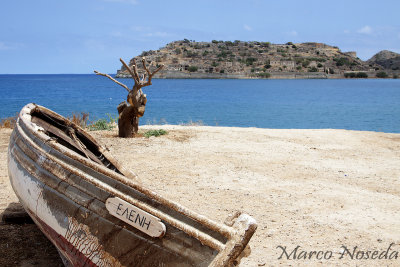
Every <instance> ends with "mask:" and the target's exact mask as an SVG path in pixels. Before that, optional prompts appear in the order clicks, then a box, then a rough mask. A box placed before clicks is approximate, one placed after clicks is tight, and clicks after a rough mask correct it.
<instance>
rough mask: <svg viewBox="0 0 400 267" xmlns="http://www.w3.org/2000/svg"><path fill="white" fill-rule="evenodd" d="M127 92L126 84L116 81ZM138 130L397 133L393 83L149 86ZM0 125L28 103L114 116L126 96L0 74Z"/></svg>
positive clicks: (106, 87)
mask: <svg viewBox="0 0 400 267" xmlns="http://www.w3.org/2000/svg"><path fill="white" fill-rule="evenodd" d="M118 80H120V81H122V83H124V84H126V85H127V86H128V87H131V86H132V85H133V80H132V79H126V78H122V79H118ZM143 91H144V93H146V94H147V98H148V103H147V106H146V111H145V115H144V116H143V117H142V118H141V119H140V124H141V125H144V124H166V123H167V124H173V125H176V124H186V123H189V122H200V123H203V124H205V125H209V126H231V127H258V128H276V129H347V130H361V131H377V132H393V133H400V107H399V105H398V103H400V80H395V79H296V80H292V79H289V80H285V79H282V80H277V79H271V80H270V79H154V80H153V85H152V86H149V87H145V88H144V89H143ZM0 92H1V93H2V94H3V98H2V99H0V118H2V119H4V118H7V117H12V116H15V115H16V114H17V113H18V112H19V110H20V109H21V108H22V107H23V106H24V105H25V104H27V103H30V102H34V103H36V104H39V105H43V106H45V107H47V108H50V109H52V110H54V111H55V112H57V113H59V114H61V115H63V116H67V117H68V116H72V114H73V113H75V114H77V113H80V112H87V113H89V116H90V118H89V119H90V120H91V121H94V120H97V119H100V118H105V119H108V117H109V116H111V117H112V118H116V117H118V113H117V106H118V104H119V103H120V102H122V101H124V100H126V95H127V94H126V90H125V89H124V88H122V87H120V86H118V85H117V84H115V83H113V82H112V81H110V80H109V79H107V78H105V77H101V76H97V75H95V74H0Z"/></svg>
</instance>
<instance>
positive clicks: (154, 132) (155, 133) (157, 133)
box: [143, 129, 168, 138]
mask: <svg viewBox="0 0 400 267" xmlns="http://www.w3.org/2000/svg"><path fill="white" fill-rule="evenodd" d="M167 133H168V132H167V131H165V130H163V129H159V130H148V131H146V132H145V133H144V134H143V135H144V136H145V137H147V138H149V137H150V136H155V137H157V136H160V135H164V134H167Z"/></svg>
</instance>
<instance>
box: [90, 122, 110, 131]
mask: <svg viewBox="0 0 400 267" xmlns="http://www.w3.org/2000/svg"><path fill="white" fill-rule="evenodd" d="M114 127H115V126H114V125H113V124H112V123H109V122H108V121H107V120H106V119H100V120H97V121H95V122H93V123H92V124H90V125H89V126H88V129H89V131H101V130H107V131H110V130H112V129H114Z"/></svg>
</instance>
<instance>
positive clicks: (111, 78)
mask: <svg viewBox="0 0 400 267" xmlns="http://www.w3.org/2000/svg"><path fill="white" fill-rule="evenodd" d="M94 73H96V74H97V75H101V76H105V77H107V78H108V79H110V80H111V81H113V82H115V83H117V84H119V85H121V86H122V87H124V88H125V89H126V91H128V93H129V91H130V90H129V88H128V86H126V85H125V84H123V83H120V82H119V81H117V80H115V79H114V78H113V77H111V76H110V75H108V74H104V73H101V72H98V71H97V70H95V71H94Z"/></svg>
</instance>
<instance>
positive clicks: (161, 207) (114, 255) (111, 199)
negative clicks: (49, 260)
mask: <svg viewBox="0 0 400 267" xmlns="http://www.w3.org/2000/svg"><path fill="white" fill-rule="evenodd" d="M8 169H9V176H10V179H11V184H12V186H13V188H14V191H15V193H16V194H17V196H18V198H19V199H20V202H21V203H22V205H23V206H24V208H25V210H26V211H27V212H28V213H29V215H30V216H31V217H32V219H33V220H34V222H35V223H36V224H37V225H38V227H39V228H40V229H41V230H42V231H43V233H44V234H45V235H46V236H47V237H48V238H49V239H50V240H51V242H52V243H53V244H54V245H55V246H56V247H57V249H58V250H59V252H60V254H61V255H62V257H63V258H64V262H65V263H66V264H70V265H73V266H232V265H236V264H238V262H239V260H240V258H241V257H242V256H243V255H244V254H245V253H244V252H245V251H247V250H248V249H247V248H248V246H247V244H248V242H249V240H250V238H251V236H252V235H253V233H254V231H255V230H256V228H257V224H256V222H255V220H254V219H252V218H251V217H250V216H248V215H246V214H240V215H237V216H234V217H233V218H231V220H230V223H226V224H222V223H217V222H215V221H213V220H210V219H209V218H207V217H205V216H202V215H199V214H197V213H195V212H193V211H191V210H189V209H187V208H185V207H183V206H181V205H180V204H178V203H176V202H173V201H170V200H168V199H165V198H163V197H162V196H161V195H159V194H157V193H155V192H153V191H151V190H149V189H147V188H145V187H144V186H143V185H142V184H141V183H140V182H139V180H138V178H137V177H136V176H135V175H134V174H133V173H131V172H129V171H128V170H126V169H124V168H123V167H122V166H121V165H120V164H119V163H118V162H117V161H116V160H115V159H114V158H113V157H111V156H110V154H109V152H108V150H107V149H106V148H104V147H103V146H101V145H100V144H99V143H98V142H96V140H94V139H93V138H92V137H91V136H90V135H89V134H87V133H86V132H85V131H84V130H82V129H81V128H80V127H79V126H77V125H75V124H73V123H71V122H70V121H69V120H67V119H65V118H64V117H62V116H60V115H58V114H57V113H55V112H53V111H51V110H48V109H46V108H44V107H41V106H38V105H35V104H28V105H26V106H25V107H24V108H23V109H22V110H21V112H20V114H19V117H18V120H17V123H16V126H15V128H14V131H13V133H12V135H11V138H10V145H9V150H8Z"/></svg>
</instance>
